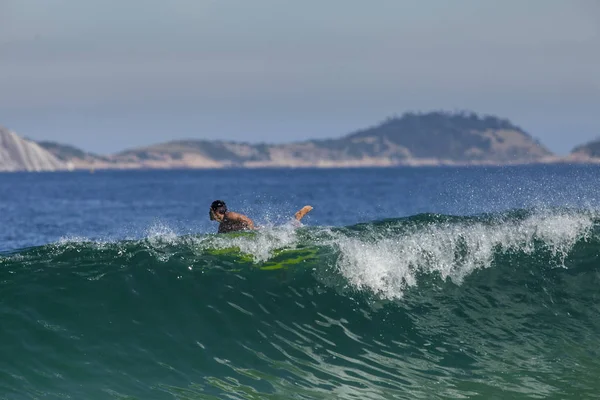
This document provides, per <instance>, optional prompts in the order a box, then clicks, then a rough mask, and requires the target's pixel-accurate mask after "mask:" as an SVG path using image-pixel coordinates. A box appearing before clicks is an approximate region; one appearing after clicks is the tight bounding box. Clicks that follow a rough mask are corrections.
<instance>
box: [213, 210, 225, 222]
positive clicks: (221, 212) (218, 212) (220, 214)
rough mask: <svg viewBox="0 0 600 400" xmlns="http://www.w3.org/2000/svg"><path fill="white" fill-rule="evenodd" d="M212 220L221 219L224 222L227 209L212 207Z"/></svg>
mask: <svg viewBox="0 0 600 400" xmlns="http://www.w3.org/2000/svg"><path fill="white" fill-rule="evenodd" d="M209 215H210V220H211V221H219V222H222V221H223V218H224V217H225V210H222V209H217V210H213V209H212V208H211V209H210V211H209Z"/></svg>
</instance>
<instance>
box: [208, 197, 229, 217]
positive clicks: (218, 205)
mask: <svg viewBox="0 0 600 400" xmlns="http://www.w3.org/2000/svg"><path fill="white" fill-rule="evenodd" d="M210 208H212V210H213V211H214V212H218V213H219V214H225V213H226V212H227V204H225V202H224V201H223V200H215V201H213V202H212V204H211V205H210Z"/></svg>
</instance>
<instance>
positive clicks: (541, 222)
mask: <svg viewBox="0 0 600 400" xmlns="http://www.w3.org/2000/svg"><path fill="white" fill-rule="evenodd" d="M592 226H593V221H592V218H591V217H588V216H586V215H581V214H537V215H533V216H530V217H528V218H526V219H524V220H520V221H512V222H510V221H508V222H506V221H505V222H498V223H495V224H486V223H483V222H477V223H470V224H469V223H451V224H431V225H428V226H417V227H415V228H414V229H413V230H412V231H410V232H408V233H405V234H398V233H395V234H389V235H388V236H387V237H386V236H385V235H377V236H381V237H373V236H375V235H367V236H371V237H359V238H356V237H348V236H345V235H338V236H337V237H336V238H335V239H334V240H333V241H332V244H333V246H335V247H336V248H337V250H338V251H339V258H338V260H337V264H336V267H337V268H338V270H339V271H340V272H341V274H342V275H343V276H344V277H345V278H346V279H347V280H348V281H349V282H350V284H351V285H352V286H354V287H356V288H358V289H367V290H370V291H372V292H374V293H376V294H377V295H380V296H382V297H384V298H389V299H392V298H399V297H402V295H403V293H404V291H405V290H406V288H407V287H410V286H414V285H416V284H417V276H418V273H420V272H424V273H431V272H436V273H439V274H440V276H441V277H442V278H443V279H447V278H449V279H451V280H452V281H453V282H455V283H457V284H460V283H461V282H462V280H463V279H464V278H465V277H466V276H467V275H469V274H471V273H472V272H473V271H474V270H476V269H478V268H487V267H490V266H492V263H493V258H494V254H496V253H497V252H498V251H504V252H508V251H517V252H522V253H527V254H530V253H532V252H533V251H534V250H535V243H536V241H541V242H542V243H543V245H544V246H545V247H546V248H547V249H548V250H549V251H550V252H551V253H552V254H553V255H554V256H558V257H559V259H560V261H561V262H564V259H565V257H566V256H567V254H568V252H569V251H570V249H571V248H572V247H573V245H574V244H575V243H576V242H577V241H578V240H581V239H585V238H587V237H589V235H590V234H591V230H592Z"/></svg>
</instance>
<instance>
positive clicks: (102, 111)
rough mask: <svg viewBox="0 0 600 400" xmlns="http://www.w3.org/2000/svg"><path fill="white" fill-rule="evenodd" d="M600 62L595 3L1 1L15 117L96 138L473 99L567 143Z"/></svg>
mask: <svg viewBox="0 0 600 400" xmlns="http://www.w3.org/2000/svg"><path fill="white" fill-rule="evenodd" d="M599 66H600V1H597V0H527V1H523V0H502V1H496V0H454V1H450V0H428V1H422V0H374V1H364V0H360V1H359V0H327V1H322V0H321V1H313V0H303V1H291V0H253V1H248V0H170V1H164V0H160V1H159V0H126V1H124V0H97V1H96V0H89V1H81V0H0V125H4V126H6V127H8V128H9V129H12V130H14V131H16V132H17V133H18V134H20V135H21V136H25V137H28V138H32V139H36V140H53V141H58V142H63V143H69V144H73V145H76V146H78V147H81V148H83V149H85V150H88V151H94V152H97V153H110V152H116V151H120V150H123V149H126V148H132V147H136V146H141V145H148V144H154V143H159V142H163V141H167V140H174V139H188V138H203V139H227V140H243V141H249V142H270V143H281V142H288V141H296V140H304V139H313V138H326V137H339V136H342V135H345V134H348V133H351V132H353V131H355V130H358V129H361V128H365V127H369V126H372V125H374V124H377V123H378V122H380V121H382V120H384V119H385V118H387V117H389V116H393V115H401V114H403V113H404V112H409V111H414V112H427V111H431V110H446V111H458V110H469V111H475V112H477V113H480V114H493V115H497V116H499V117H501V118H508V119H510V120H511V121H512V122H513V123H515V124H516V125H518V126H520V127H522V128H523V129H524V130H525V131H527V132H528V133H530V134H531V135H532V136H534V137H535V138H537V139H539V140H540V141H541V142H542V143H543V144H545V145H546V146H547V147H548V148H550V149H551V150H552V151H554V152H556V153H558V154H566V153H568V152H569V151H570V150H571V149H572V148H573V147H574V146H576V145H578V144H581V143H584V142H587V141H589V140H592V139H595V138H597V137H600V67H599Z"/></svg>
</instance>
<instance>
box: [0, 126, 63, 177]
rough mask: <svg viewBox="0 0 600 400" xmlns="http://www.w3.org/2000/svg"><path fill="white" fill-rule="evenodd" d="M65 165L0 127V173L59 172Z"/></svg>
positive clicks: (34, 144)
mask: <svg viewBox="0 0 600 400" xmlns="http://www.w3.org/2000/svg"><path fill="white" fill-rule="evenodd" d="M66 169H68V168H67V165H66V164H65V163H63V162H62V161H60V160H59V159H58V158H56V157H55V156H54V155H52V154H51V153H50V152H48V151H47V150H45V149H43V148H42V147H40V146H39V145H38V144H37V143H34V142H31V141H29V140H25V139H23V138H21V137H19V136H18V135H17V134H16V133H14V132H12V131H10V130H8V129H6V128H3V127H1V126H0V171H10V172H14V171H59V170H66Z"/></svg>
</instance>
